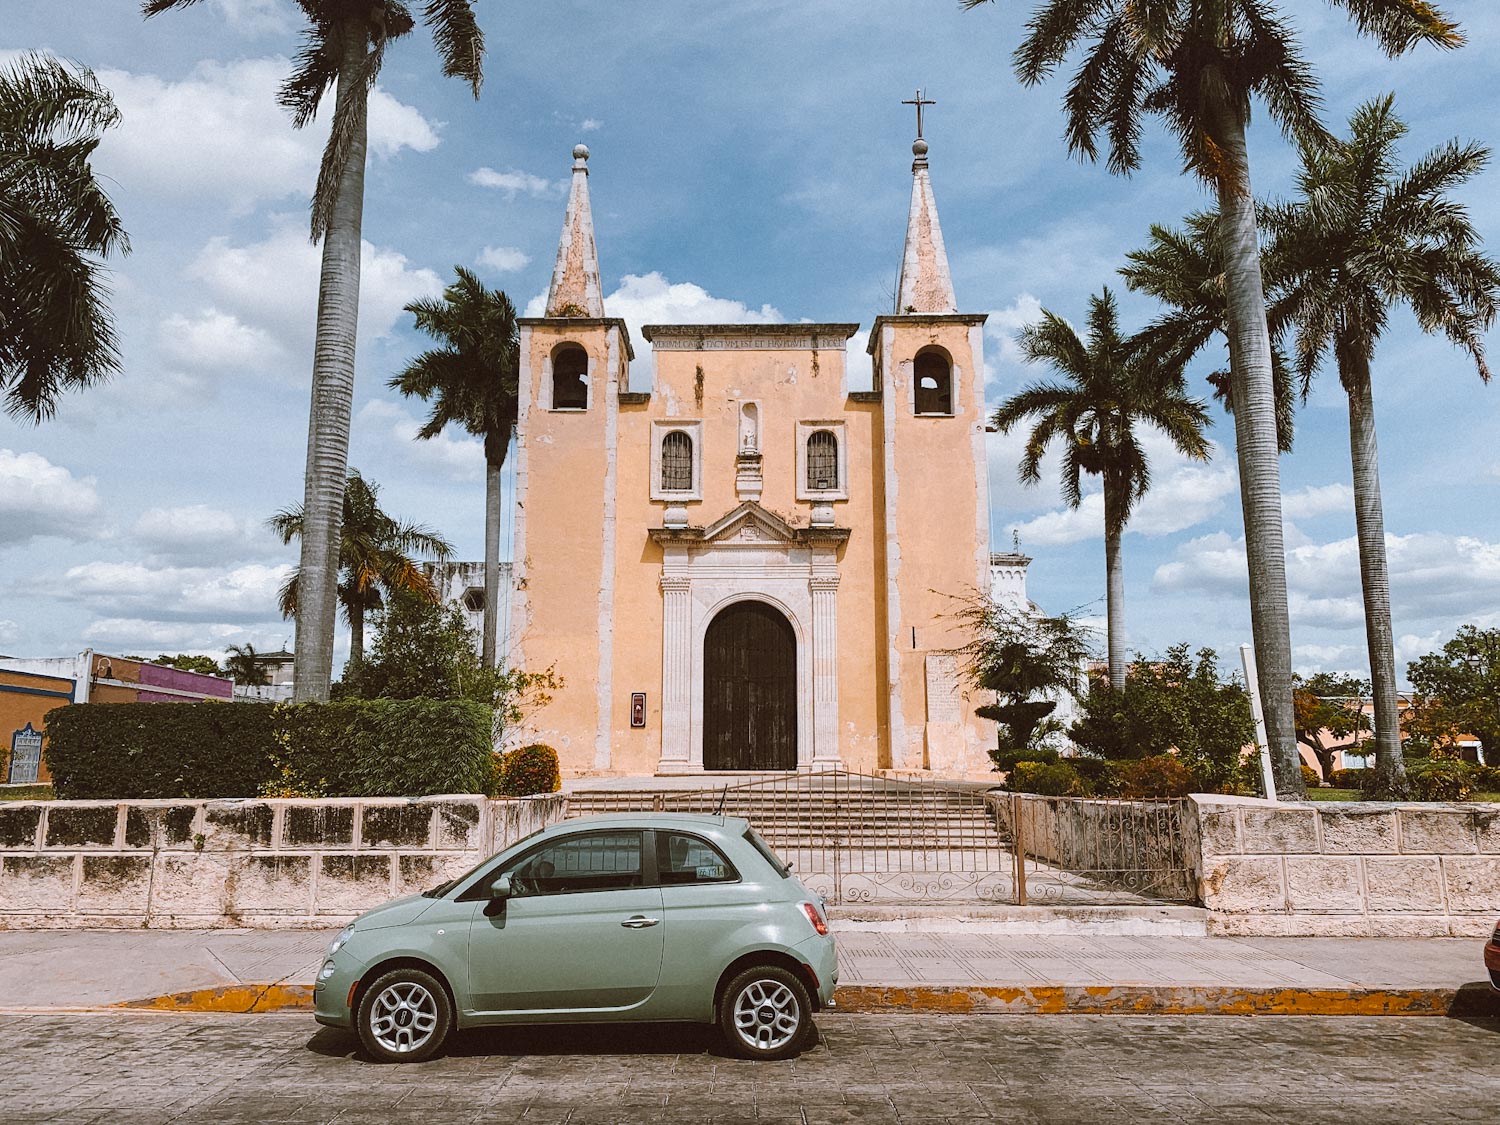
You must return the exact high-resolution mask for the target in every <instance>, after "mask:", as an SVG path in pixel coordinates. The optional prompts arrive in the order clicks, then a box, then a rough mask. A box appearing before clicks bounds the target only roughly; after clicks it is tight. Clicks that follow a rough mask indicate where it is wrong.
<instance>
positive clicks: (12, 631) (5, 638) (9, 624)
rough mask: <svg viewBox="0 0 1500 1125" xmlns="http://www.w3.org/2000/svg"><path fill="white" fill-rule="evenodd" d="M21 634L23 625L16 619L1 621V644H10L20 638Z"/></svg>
mask: <svg viewBox="0 0 1500 1125" xmlns="http://www.w3.org/2000/svg"><path fill="white" fill-rule="evenodd" d="M20 636H21V627H20V626H19V625H17V624H16V623H15V622H14V621H10V620H3V621H0V645H8V644H10V643H11V642H13V641H15V640H17V639H19V638H20Z"/></svg>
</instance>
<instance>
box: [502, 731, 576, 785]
mask: <svg viewBox="0 0 1500 1125" xmlns="http://www.w3.org/2000/svg"><path fill="white" fill-rule="evenodd" d="M561 787H562V774H561V772H560V771H559V768H558V763H557V751H556V750H554V749H552V747H550V746H543V745H542V744H541V743H537V744H536V745H534V746H522V747H521V748H520V749H519V750H512V751H511V752H510V753H509V754H506V755H505V757H504V760H503V763H502V765H501V767H500V785H499V790H500V793H501V794H502V795H504V796H506V797H530V796H532V795H533V794H536V793H556V792H557V791H558V789H560V788H561Z"/></svg>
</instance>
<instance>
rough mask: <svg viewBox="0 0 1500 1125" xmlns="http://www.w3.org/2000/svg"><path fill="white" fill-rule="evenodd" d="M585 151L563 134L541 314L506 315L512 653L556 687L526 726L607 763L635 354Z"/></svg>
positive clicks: (567, 753) (560, 746) (572, 753)
mask: <svg viewBox="0 0 1500 1125" xmlns="http://www.w3.org/2000/svg"><path fill="white" fill-rule="evenodd" d="M588 161H589V150H588V148H587V147H586V146H584V145H576V146H574V148H573V169H572V186H571V189H570V191H569V194H568V209H567V214H566V216H565V218H564V219H563V229H562V236H561V238H560V239H559V240H558V247H557V259H556V263H555V265H554V266H553V270H552V283H551V285H550V286H549V288H548V290H547V305H546V310H545V312H546V315H544V316H540V317H524V318H521V319H520V320H519V321H518V322H517V323H518V325H519V327H520V351H521V362H520V372H519V388H518V411H517V422H516V501H515V502H516V513H515V545H514V550H515V564H514V566H515V570H514V581H515V594H514V596H513V599H512V603H511V604H512V611H511V613H512V616H511V636H512V637H513V638H515V640H514V642H513V643H512V647H511V663H512V664H513V666H515V667H525V668H528V669H535V670H541V669H545V668H552V669H554V670H555V671H556V673H557V674H558V675H559V676H561V677H562V679H563V681H564V683H565V684H566V685H567V690H565V691H560V692H558V693H556V695H555V696H554V699H553V701H552V702H551V703H550V704H548V705H547V706H546V707H544V708H541V709H539V710H538V712H537V713H536V714H535V715H534V716H532V720H531V722H532V734H533V736H534V737H536V738H538V739H540V740H542V741H547V742H550V743H551V744H552V745H553V746H555V747H556V748H557V750H558V751H559V753H560V754H562V755H563V756H564V758H565V760H571V761H573V762H591V763H592V765H593V768H595V769H600V770H607V769H610V768H611V760H610V759H611V738H610V734H611V727H610V724H611V705H612V702H613V691H612V689H613V666H614V640H613V637H614V630H613V625H612V613H613V602H614V586H615V575H616V568H615V551H616V536H615V522H616V503H617V494H616V487H615V482H616V473H617V456H616V455H617V443H618V433H619V395H620V393H621V392H623V391H627V390H628V389H629V370H630V361H631V360H632V359H633V358H635V353H634V351H633V349H632V348H631V344H630V334H629V332H628V330H627V329H626V327H625V322H624V321H623V320H620V319H618V318H613V317H608V316H606V315H605V311H604V296H603V289H602V288H601V285H600V281H599V257H598V252H597V250H596V249H595V246H594V217H593V211H592V209H591V207H590V204H589V166H588ZM533 560H538V565H533ZM590 688H593V689H594V690H589V689H590ZM580 740H583V741H584V742H585V743H587V744H589V745H583V746H580V745H579V742H580Z"/></svg>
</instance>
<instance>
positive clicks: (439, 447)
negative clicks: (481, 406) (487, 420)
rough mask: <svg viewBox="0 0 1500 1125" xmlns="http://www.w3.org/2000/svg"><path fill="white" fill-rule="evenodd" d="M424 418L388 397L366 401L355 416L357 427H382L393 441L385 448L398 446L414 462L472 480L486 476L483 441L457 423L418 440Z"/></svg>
mask: <svg viewBox="0 0 1500 1125" xmlns="http://www.w3.org/2000/svg"><path fill="white" fill-rule="evenodd" d="M420 428H421V422H420V421H418V420H417V419H416V418H414V417H412V416H411V415H410V414H408V413H407V412H406V411H405V410H403V409H402V408H401V407H400V406H399V405H397V404H396V403H394V402H390V401H388V400H386V399H372V400H371V401H369V402H367V403H365V405H364V406H363V407H362V408H361V409H360V412H359V415H358V417H357V418H356V419H355V429H356V430H358V431H362V432H363V431H374V430H381V431H384V432H385V433H386V434H388V435H389V438H390V441H389V443H386V444H384V445H383V448H384V449H385V450H389V449H391V448H395V449H397V450H399V451H400V454H401V456H403V457H405V458H406V459H407V460H408V461H410V462H411V463H412V464H414V465H418V466H421V467H422V468H425V469H432V470H436V471H438V472H440V473H442V474H443V475H444V476H446V477H448V478H449V479H450V480H458V481H472V480H482V479H483V478H484V443H483V442H481V441H480V440H479V439H478V438H473V437H469V436H468V435H467V434H465V433H464V432H463V431H461V430H459V429H458V428H457V427H456V426H450V427H448V428H447V429H445V430H444V431H443V432H442V433H440V434H438V436H437V437H434V438H427V439H425V440H419V439H418V438H417V430H418V429H420Z"/></svg>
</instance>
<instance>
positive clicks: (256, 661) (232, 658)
mask: <svg viewBox="0 0 1500 1125" xmlns="http://www.w3.org/2000/svg"><path fill="white" fill-rule="evenodd" d="M224 651H225V652H227V653H228V654H229V655H228V656H227V657H225V659H224V674H225V675H227V676H228V677H229V678H230V679H232V680H233V681H234V682H235V683H237V684H248V685H250V686H251V687H262V686H264V685H265V684H268V683H270V682H271V677H270V676H269V675H267V674H266V666H265V664H263V663H262V662H261V658H260V653H258V652H256V651H255V646H254V645H253V644H250V643H249V642H246V643H245V644H242V645H230V646H229V647H228V648H226V649H225V650H224Z"/></svg>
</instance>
